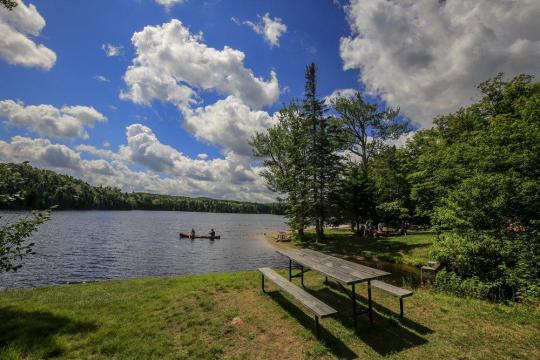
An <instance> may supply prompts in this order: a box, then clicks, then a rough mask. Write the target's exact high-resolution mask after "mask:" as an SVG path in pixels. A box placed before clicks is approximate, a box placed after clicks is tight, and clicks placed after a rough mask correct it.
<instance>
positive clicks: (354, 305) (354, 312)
mask: <svg viewBox="0 0 540 360" xmlns="http://www.w3.org/2000/svg"><path fill="white" fill-rule="evenodd" d="M351 299H352V308H353V320H354V331H356V330H357V328H358V326H357V325H358V324H357V323H358V319H357V318H358V314H356V288H355V284H352V294H351Z"/></svg>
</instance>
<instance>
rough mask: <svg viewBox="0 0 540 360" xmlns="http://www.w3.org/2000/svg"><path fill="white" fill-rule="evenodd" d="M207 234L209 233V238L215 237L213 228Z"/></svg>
mask: <svg viewBox="0 0 540 360" xmlns="http://www.w3.org/2000/svg"><path fill="white" fill-rule="evenodd" d="M209 234H210V237H211V238H215V237H216V232H215V231H214V229H212V230H210V232H209Z"/></svg>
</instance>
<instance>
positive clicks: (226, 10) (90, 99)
mask: <svg viewBox="0 0 540 360" xmlns="http://www.w3.org/2000/svg"><path fill="white" fill-rule="evenodd" d="M32 3H33V4H35V5H36V7H37V8H38V10H39V13H40V14H41V15H42V16H43V17H44V18H45V19H46V21H47V25H46V26H45V28H44V29H43V31H42V33H41V35H40V40H41V42H42V43H43V44H45V45H46V46H47V47H49V48H51V49H54V52H55V53H56V55H57V61H56V64H55V65H54V67H53V68H52V69H51V70H49V71H43V70H41V69H31V68H30V69H29V68H25V67H20V66H13V65H10V64H8V63H6V62H0V78H2V79H3V80H2V82H3V83H4V84H9V86H2V87H1V88H0V98H1V99H19V100H21V101H23V102H24V103H25V104H52V105H54V106H56V107H61V106H63V105H75V104H79V105H87V106H92V107H94V108H95V109H96V110H98V111H99V112H100V113H102V114H104V115H105V116H107V118H108V121H107V123H103V124H98V125H97V126H96V127H95V128H94V129H91V130H90V131H91V136H90V138H89V139H88V140H84V141H80V140H75V141H67V142H66V143H67V144H70V145H72V144H74V143H85V144H92V145H96V146H101V144H102V143H103V142H104V141H107V142H109V143H110V144H111V145H112V147H113V148H114V147H117V146H119V145H121V144H123V143H125V127H126V126H128V125H129V124H132V123H134V122H137V123H142V124H147V125H151V128H152V130H153V131H154V133H155V134H156V135H157V136H158V138H159V139H160V140H161V141H162V142H163V143H166V144H169V145H171V146H173V147H175V148H177V149H179V150H180V151H182V152H183V153H185V154H186V155H189V156H193V157H194V156H196V155H197V154H199V153H208V154H209V155H210V156H211V157H219V156H221V154H220V149H219V146H215V145H209V144H207V143H206V142H205V141H198V140H197V139H195V138H194V137H193V136H192V135H191V134H190V133H189V132H187V131H186V130H184V129H183V127H182V119H181V114H179V112H178V111H177V110H176V108H175V107H174V106H173V105H171V104H163V103H161V102H160V101H154V102H153V103H152V106H150V107H149V106H141V105H137V104H134V103H133V102H131V101H126V100H121V99H119V96H118V95H119V93H120V91H121V90H122V89H125V83H124V81H123V80H122V77H123V75H124V73H125V71H126V68H127V67H128V66H129V65H130V64H131V61H132V59H133V54H134V49H133V47H132V46H131V42H130V39H131V36H132V35H133V33H134V32H136V31H140V30H142V29H143V28H144V27H145V26H146V25H159V24H162V23H165V22H168V21H169V20H170V19H179V20H181V21H182V23H183V24H184V25H185V26H187V27H188V28H189V29H190V30H191V31H192V32H193V33H197V32H199V31H202V32H203V33H204V42H205V43H206V44H207V45H208V46H210V47H213V48H216V49H222V48H223V47H224V46H229V47H232V48H235V49H238V50H241V51H243V52H244V53H245V55H246V58H245V61H244V64H245V66H246V67H247V68H250V69H252V70H253V72H254V74H255V75H256V76H260V77H263V78H268V77H269V74H270V71H271V70H275V71H276V73H277V74H278V79H279V86H280V87H281V88H282V89H286V90H285V91H282V94H281V95H280V97H279V101H277V102H276V103H275V104H274V105H272V106H269V107H267V108H266V109H267V110H268V111H270V112H273V111H276V110H278V109H279V107H280V105H281V103H286V102H288V101H289V100H290V99H291V98H301V97H302V93H303V86H304V83H303V81H304V77H303V75H304V74H303V72H304V69H305V66H306V65H307V64H308V63H310V62H316V64H317V66H319V67H320V69H321V70H320V72H319V89H320V90H319V93H320V94H321V95H328V94H330V93H331V92H332V91H333V90H335V89H337V88H348V87H357V86H358V82H357V78H358V73H356V72H354V71H343V70H342V69H341V67H342V61H341V59H340V56H339V38H340V37H341V36H344V35H346V34H348V32H349V28H348V24H347V21H346V19H345V16H344V12H343V10H342V9H340V8H339V7H337V6H336V5H334V4H333V3H332V1H297V2H292V4H291V3H289V2H278V1H241V0H240V1H205V2H201V1H188V2H186V3H183V4H180V5H176V6H173V7H171V8H170V10H169V11H167V9H166V8H165V7H163V6H161V5H159V4H157V3H155V2H153V1H142V0H141V1H137V0H116V1H114V0H113V1H107V2H106V6H105V2H102V1H39V0H37V1H32ZM306 8H310V9H311V10H314V11H313V12H312V13H311V15H310V17H304V16H302V13H303V12H304V11H305V9H306ZM265 13H270V15H271V16H272V17H279V18H281V19H282V21H283V22H284V23H286V24H287V27H288V29H290V30H288V31H287V32H286V33H285V34H284V35H283V36H282V38H281V39H280V46H279V47H273V48H271V47H270V46H269V45H268V44H267V43H265V42H264V41H263V39H262V38H261V36H260V35H258V34H256V33H255V32H254V31H252V30H251V29H250V28H249V27H247V26H238V25H236V24H235V23H234V22H233V21H231V17H236V18H238V19H241V20H251V21H256V20H257V15H264V14H265ZM89 14H95V15H92V16H90V15H89ZM320 24H324V26H321V25H320ZM103 44H114V45H115V46H122V47H123V49H122V54H121V55H120V56H116V57H107V56H106V55H105V52H104V51H103V50H102V48H101V47H102V45H103ZM98 75H102V76H105V77H106V78H107V79H108V80H109V81H110V82H101V81H98V80H96V79H95V77H96V76H98ZM201 97H202V99H203V101H204V103H205V104H207V103H209V102H212V101H215V100H216V99H217V98H219V97H220V96H219V95H218V94H215V93H214V92H212V91H208V92H202V93H201ZM111 106H114V107H116V108H117V109H116V110H112V109H111ZM17 134H19V135H20V134H25V135H32V132H29V131H24V130H22V131H21V129H20V128H16V127H11V126H3V127H2V134H1V137H0V139H2V140H7V139H9V138H10V137H11V136H13V135H17Z"/></svg>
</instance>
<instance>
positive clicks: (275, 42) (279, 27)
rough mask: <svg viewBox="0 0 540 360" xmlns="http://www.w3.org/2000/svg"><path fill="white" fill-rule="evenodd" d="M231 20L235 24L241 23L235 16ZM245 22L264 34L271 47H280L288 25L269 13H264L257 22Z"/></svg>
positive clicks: (260, 33) (258, 32)
mask: <svg viewBox="0 0 540 360" xmlns="http://www.w3.org/2000/svg"><path fill="white" fill-rule="evenodd" d="M259 17H260V16H259ZM231 20H232V21H233V22H234V23H235V24H239V22H238V19H236V18H234V17H233V18H231ZM244 24H245V25H247V26H249V27H250V28H251V29H252V30H253V31H255V32H256V33H257V34H259V35H262V36H263V38H264V40H265V41H266V42H267V43H268V44H269V45H270V47H274V46H277V47H279V38H280V37H281V36H282V35H283V34H285V33H286V32H287V25H285V24H284V23H283V20H281V18H277V17H274V18H273V19H272V18H271V17H270V14H269V13H266V14H264V15H263V17H262V18H260V20H259V21H258V22H256V23H255V22H252V21H244Z"/></svg>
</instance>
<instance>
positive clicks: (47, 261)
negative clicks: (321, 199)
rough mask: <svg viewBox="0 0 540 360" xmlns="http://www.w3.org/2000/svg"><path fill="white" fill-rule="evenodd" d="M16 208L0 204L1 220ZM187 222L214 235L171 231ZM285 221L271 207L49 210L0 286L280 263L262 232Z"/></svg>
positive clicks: (275, 228)
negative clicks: (250, 210) (30, 249)
mask: <svg viewBox="0 0 540 360" xmlns="http://www.w3.org/2000/svg"><path fill="white" fill-rule="evenodd" d="M23 215H24V213H21V212H18V213H16V212H0V216H2V219H1V220H0V222H2V221H4V220H7V219H9V218H12V217H14V216H23ZM192 227H193V228H195V230H196V231H197V233H201V234H203V233H204V234H206V233H208V231H209V230H210V229H211V228H214V229H215V230H216V234H218V235H221V239H220V240H214V241H210V240H193V241H192V240H189V239H179V238H178V232H180V231H181V232H189V231H190V230H191V228H192ZM285 227H286V226H285V222H284V218H283V217H282V216H276V215H251V214H212V213H193V212H173V211H55V212H53V214H52V217H51V219H50V220H49V221H48V222H46V223H45V224H43V225H42V226H41V227H40V229H39V231H38V232H37V233H36V234H35V235H33V237H32V241H34V242H35V243H36V245H35V247H34V250H35V252H36V255H32V256H29V257H27V258H26V260H25V262H24V266H23V268H22V269H20V270H19V271H18V272H16V273H4V274H0V288H17V287H29V286H42V285H50V284H65V283H73V282H83V281H97V280H106V279H123V278H132V277H165V276H174V275H179V274H197V273H208V272H230V271H241V270H254V269H256V268H258V267H261V266H280V267H285V266H287V264H288V262H287V261H286V260H285V259H284V258H283V257H282V256H280V255H278V254H277V253H276V252H275V250H274V249H273V248H272V246H271V245H270V244H269V243H268V242H267V241H266V240H265V239H264V237H263V234H264V233H265V232H273V231H278V230H283V229H285Z"/></svg>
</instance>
